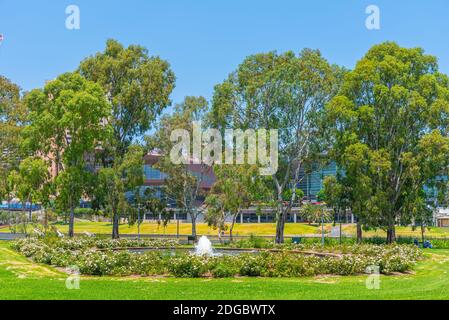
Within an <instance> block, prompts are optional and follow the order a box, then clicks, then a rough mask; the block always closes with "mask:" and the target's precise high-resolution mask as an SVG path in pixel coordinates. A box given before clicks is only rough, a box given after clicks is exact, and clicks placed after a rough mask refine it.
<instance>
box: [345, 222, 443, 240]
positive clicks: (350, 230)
mask: <svg viewBox="0 0 449 320" xmlns="http://www.w3.org/2000/svg"><path fill="white" fill-rule="evenodd" d="M342 230H343V232H344V233H346V234H348V235H356V226H355V225H353V224H350V225H345V226H343V228H342ZM363 236H364V237H386V236H387V233H386V232H385V231H383V230H381V229H377V230H368V231H363ZM396 236H398V237H415V238H418V239H420V238H421V229H420V228H417V229H416V230H413V228H412V227H400V226H397V227H396ZM424 236H426V237H427V236H428V237H434V238H449V228H437V227H433V228H430V229H427V230H426V231H425V234H424Z"/></svg>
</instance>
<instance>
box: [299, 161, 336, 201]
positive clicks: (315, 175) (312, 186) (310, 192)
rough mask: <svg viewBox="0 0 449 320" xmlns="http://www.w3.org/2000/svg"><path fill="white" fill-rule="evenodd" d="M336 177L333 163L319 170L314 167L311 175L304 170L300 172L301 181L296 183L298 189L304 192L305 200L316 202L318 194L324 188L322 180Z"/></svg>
mask: <svg viewBox="0 0 449 320" xmlns="http://www.w3.org/2000/svg"><path fill="white" fill-rule="evenodd" d="M336 175H337V164H336V163H335V162H332V163H330V164H329V165H326V166H324V167H320V168H318V166H317V165H314V168H313V169H312V172H311V173H305V172H304V170H302V171H301V172H300V179H301V181H300V182H299V183H298V188H299V189H301V190H302V191H303V192H304V197H305V199H306V200H310V201H316V200H317V194H318V192H320V190H322V189H323V187H324V185H323V181H324V178H326V177H328V176H336Z"/></svg>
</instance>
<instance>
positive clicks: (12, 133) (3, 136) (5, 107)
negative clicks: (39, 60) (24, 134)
mask: <svg viewBox="0 0 449 320" xmlns="http://www.w3.org/2000/svg"><path fill="white" fill-rule="evenodd" d="M25 120H26V109H25V108H24V106H23V103H22V97H21V95H20V88H19V87H18V86H17V85H16V84H14V83H12V82H11V81H10V80H9V79H7V78H5V77H3V76H0V197H4V198H8V196H7V194H8V185H7V176H8V174H9V173H10V172H11V170H17V169H18V166H19V163H20V159H21V158H23V156H24V155H23V154H22V150H21V149H20V144H21V131H22V129H23V126H24V124H25Z"/></svg>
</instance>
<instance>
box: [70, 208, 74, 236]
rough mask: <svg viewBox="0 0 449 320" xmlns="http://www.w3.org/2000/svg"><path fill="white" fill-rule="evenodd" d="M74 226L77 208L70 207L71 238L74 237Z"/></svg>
mask: <svg viewBox="0 0 449 320" xmlns="http://www.w3.org/2000/svg"><path fill="white" fill-rule="evenodd" d="M74 224H75V208H74V207H73V205H72V206H70V218H69V237H70V238H73V236H74Z"/></svg>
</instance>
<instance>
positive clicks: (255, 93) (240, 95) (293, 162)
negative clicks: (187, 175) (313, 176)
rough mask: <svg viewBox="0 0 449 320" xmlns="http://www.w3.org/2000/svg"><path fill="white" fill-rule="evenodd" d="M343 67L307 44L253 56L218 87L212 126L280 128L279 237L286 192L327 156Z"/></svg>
mask: <svg viewBox="0 0 449 320" xmlns="http://www.w3.org/2000/svg"><path fill="white" fill-rule="evenodd" d="M340 73H341V70H339V69H338V68H334V67H332V66H331V65H330V64H329V63H328V62H327V61H326V60H325V59H324V58H323V57H322V55H321V53H320V52H319V51H318V50H310V49H304V50H302V51H301V52H300V53H299V54H298V55H296V54H294V53H293V52H286V53H284V54H278V53H276V52H268V53H261V54H255V55H251V56H248V57H247V58H246V59H245V60H244V61H243V62H242V63H241V64H240V65H239V67H238V68H237V70H236V71H235V72H233V73H231V74H230V75H229V77H228V79H226V80H225V81H224V82H223V83H222V84H219V85H217V86H216V87H215V92H214V97H213V102H212V110H211V113H210V115H209V122H210V123H211V124H212V126H213V127H215V128H219V129H220V130H222V131H224V130H225V129H228V128H233V129H234V128H241V129H261V128H264V129H265V128H270V129H278V130H279V132H278V138H279V168H278V170H277V172H276V173H275V174H273V175H272V179H273V183H272V184H271V187H272V194H274V195H275V200H276V202H277V203H275V208H276V209H277V216H278V217H277V223H278V227H277V232H276V235H277V241H278V242H283V234H284V221H285V218H286V216H287V214H288V213H289V211H290V208H291V205H292V204H291V203H290V204H289V205H288V206H285V205H284V201H285V198H284V195H285V194H284V192H285V191H286V190H287V189H288V186H290V185H293V186H296V185H297V184H298V182H299V181H300V174H299V173H300V171H301V170H304V171H307V170H309V169H310V167H311V164H312V163H313V162H321V160H323V159H322V157H321V156H320V155H322V154H323V152H322V151H323V150H325V149H326V147H327V146H326V139H325V135H326V134H325V133H326V132H327V130H326V128H327V126H326V125H325V124H324V121H323V110H324V106H325V104H326V103H327V102H328V101H329V100H330V99H331V98H332V97H333V96H334V95H335V94H336V93H337V90H338V88H339V79H340V78H341V75H340ZM295 196H296V194H295V193H293V194H292V198H291V199H289V202H291V201H292V200H295V199H294V197H295Z"/></svg>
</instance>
